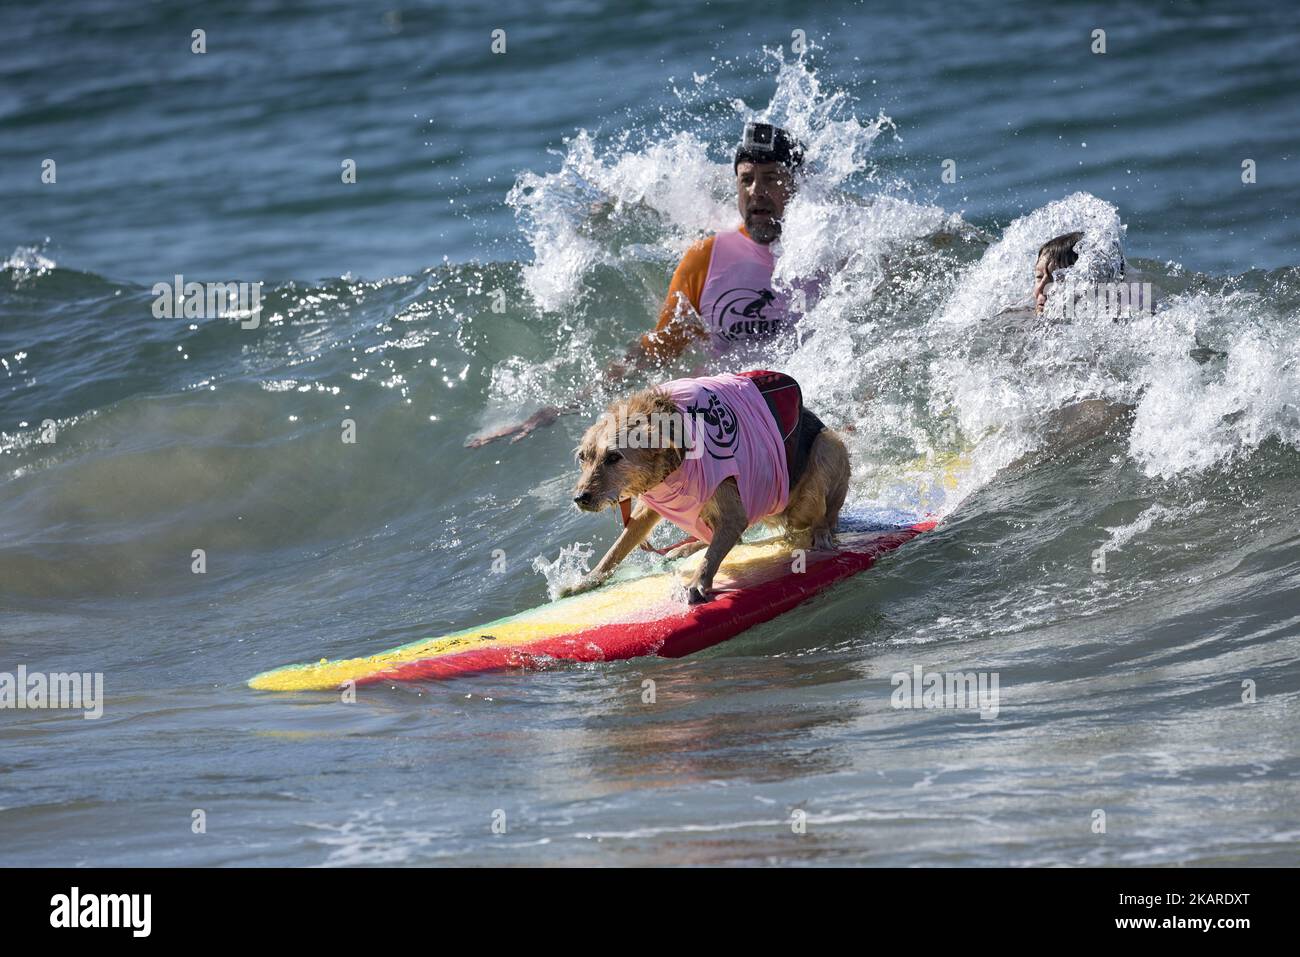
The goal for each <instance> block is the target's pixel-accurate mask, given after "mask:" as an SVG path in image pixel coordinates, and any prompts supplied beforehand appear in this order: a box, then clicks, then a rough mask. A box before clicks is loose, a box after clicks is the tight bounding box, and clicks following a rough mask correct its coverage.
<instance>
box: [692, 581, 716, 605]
mask: <svg viewBox="0 0 1300 957" xmlns="http://www.w3.org/2000/svg"><path fill="white" fill-rule="evenodd" d="M686 601H687V602H688V603H689V604H692V605H702V604H704V603H705V602H708V601H713V585H712V583H711V582H709V583H706V582H704V581H701V580H700V579H698V578H697V579H695V580H694V581H693V582H691V583H690V585H688V586H687V587H686Z"/></svg>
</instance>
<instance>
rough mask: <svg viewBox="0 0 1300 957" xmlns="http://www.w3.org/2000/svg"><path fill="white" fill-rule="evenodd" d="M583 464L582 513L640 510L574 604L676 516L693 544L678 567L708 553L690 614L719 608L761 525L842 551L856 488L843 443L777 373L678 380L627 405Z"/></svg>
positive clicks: (602, 423)
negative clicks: (741, 547) (721, 589)
mask: <svg viewBox="0 0 1300 957" xmlns="http://www.w3.org/2000/svg"><path fill="white" fill-rule="evenodd" d="M576 458H577V463H578V466H579V468H580V469H581V473H582V474H581V477H580V478H579V479H578V484H577V486H576V487H575V488H574V490H573V502H574V504H575V505H576V506H577V507H578V508H579V509H581V510H582V511H585V512H599V511H600V510H602V509H604V508H607V507H610V506H614V505H618V504H619V503H621V502H623V501H624V500H626V499H630V498H632V497H634V496H635V497H636V498H637V499H638V501H637V504H636V506H635V507H634V508H632V509H631V512H630V515H628V514H627V513H625V523H626V524H625V527H624V529H623V533H622V534H621V535H620V536H619V538H618V540H617V541H616V542H615V543H614V544H613V545H612V546H611V547H610V549H609V551H608V552H606V553H605V556H604V557H603V558H602V559H601V560H600V562H599V564H597V566H596V567H595V568H594V569H593V570H592V571H591V573H590V574H588V575H587V576H586V577H585V578H584V579H583V580H582V581H581V582H579V583H578V584H576V585H574V586H571V587H569V588H567V589H565V591H564V594H576V593H578V592H582V591H587V590H588V589H591V588H595V587H597V586H598V585H600V584H601V583H602V582H604V581H605V579H607V578H608V577H609V576H610V574H611V573H612V572H613V570H614V569H615V567H617V566H618V564H619V563H620V562H621V561H623V559H625V558H626V557H627V556H628V555H629V554H631V552H632V550H633V549H635V548H636V547H637V546H638V545H641V543H642V542H644V541H645V539H646V537H647V536H648V535H649V534H650V532H651V531H652V530H653V529H654V527H655V526H656V525H657V524H658V523H659V522H660V520H661V519H664V518H667V519H669V520H670V521H672V522H673V523H674V524H676V525H678V526H679V527H680V528H682V529H683V530H685V531H687V532H689V533H691V534H692V535H694V536H695V540H694V541H690V540H688V542H687V543H683V544H682V545H681V546H679V547H677V548H675V549H673V550H672V551H670V552H669V553H668V557H670V558H675V557H680V556H682V555H686V554H690V553H691V552H694V551H697V550H698V549H701V548H706V547H707V551H706V553H705V555H704V560H703V562H702V563H701V565H700V568H699V571H698V572H697V573H696V574H695V577H694V579H693V580H692V581H691V583H690V585H689V586H688V587H689V601H690V603H691V604H698V603H700V602H706V601H709V600H710V599H711V598H712V589H713V579H714V576H715V575H716V574H717V571H718V567H719V566H720V565H721V564H722V560H723V559H724V558H725V557H726V555H727V553H728V552H730V551H731V549H732V548H733V547H734V546H735V545H736V543H737V542H738V541H740V537H741V535H742V534H743V533H744V532H745V530H746V529H747V528H749V527H750V526H751V525H753V524H755V523H759V522H762V523H765V524H773V525H779V526H784V528H785V531H786V536H787V539H789V540H791V541H793V540H794V539H795V537H796V536H800V535H801V534H802V533H805V532H807V533H810V535H811V542H812V547H813V548H814V549H818V550H828V549H832V548H834V538H833V535H834V532H835V528H836V525H837V524H838V521H839V513H840V508H841V507H842V506H843V504H844V497H845V495H846V494H847V492H848V487H849V453H848V449H847V448H845V445H844V441H843V440H842V439H841V438H840V437H839V435H837V434H836V433H835V432H833V431H831V430H830V429H827V428H826V427H825V426H824V425H823V424H822V422H821V420H820V419H818V418H817V416H816V415H814V414H813V413H812V412H810V411H809V410H808V409H806V408H804V406H803V397H802V393H801V391H800V389H799V386H798V383H796V382H795V381H794V380H793V379H792V378H790V377H789V376H787V375H784V374H783V373H779V372H766V371H762V372H747V373H743V374H741V375H720V376H711V377H706V378H699V379H678V380H674V381H673V382H669V383H666V384H664V385H661V386H657V387H654V388H651V389H646V390H644V391H642V392H638V393H636V394H634V395H632V396H630V397H628V398H625V399H620V400H618V401H616V402H614V403H612V404H611V405H610V406H609V407H608V409H606V411H605V412H604V414H602V415H601V417H600V419H599V420H598V421H597V422H596V423H595V424H594V425H592V426H591V427H590V428H588V429H587V431H586V433H585V434H584V435H583V437H582V441H581V443H580V444H579V445H578V448H577V450H576Z"/></svg>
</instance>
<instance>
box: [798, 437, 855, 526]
mask: <svg viewBox="0 0 1300 957" xmlns="http://www.w3.org/2000/svg"><path fill="white" fill-rule="evenodd" d="M848 491H849V450H848V449H847V448H846V447H845V445H844V441H843V439H841V438H840V437H839V435H837V434H836V433H835V432H832V431H831V430H830V429H824V430H823V431H821V432H819V433H818V434H817V438H816V439H815V440H814V441H813V444H812V448H811V449H809V452H808V464H807V466H806V467H805V468H804V473H803V475H802V476H800V478H799V481H798V483H797V484H796V485H795V487H794V490H793V491H792V492H791V493H790V501H789V504H787V505H786V510H785V521H786V527H787V528H789V529H790V530H791V531H794V530H797V529H808V530H809V531H810V532H811V533H812V547H813V548H814V549H816V550H818V551H828V550H830V549H833V548H834V547H835V539H834V534H835V528H836V526H837V525H838V524H839V519H840V509H841V508H843V507H844V498H845V496H846V495H847V494H848Z"/></svg>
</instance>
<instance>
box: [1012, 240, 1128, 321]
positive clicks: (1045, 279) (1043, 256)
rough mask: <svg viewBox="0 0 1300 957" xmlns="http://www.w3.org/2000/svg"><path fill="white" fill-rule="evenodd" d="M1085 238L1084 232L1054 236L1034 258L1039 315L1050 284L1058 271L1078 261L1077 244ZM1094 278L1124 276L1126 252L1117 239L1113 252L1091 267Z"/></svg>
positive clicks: (1113, 279) (1109, 278)
mask: <svg viewBox="0 0 1300 957" xmlns="http://www.w3.org/2000/svg"><path fill="white" fill-rule="evenodd" d="M1081 239H1083V233H1081V232H1074V233H1064V234H1062V235H1060V236H1054V237H1052V238H1051V239H1049V240H1048V241H1047V242H1045V243H1043V245H1042V246H1040V247H1039V249H1038V258H1037V259H1036V260H1035V261H1034V292H1033V297H1034V311H1035V312H1037V313H1038V314H1039V315H1040V316H1041V315H1042V314H1043V309H1044V308H1045V307H1046V306H1047V294H1048V292H1049V287H1050V286H1051V285H1052V283H1054V282H1055V281H1056V278H1057V275H1058V274H1059V273H1060V272H1062V271H1063V270H1066V269H1069V268H1070V267H1071V266H1073V265H1074V264H1075V263H1077V262H1078V261H1079V253H1078V252H1077V251H1076V250H1075V248H1074V247H1075V246H1076V245H1077V244H1078V242H1079V240H1081ZM1092 272H1093V275H1092V276H1091V280H1092V281H1094V282H1118V281H1119V280H1121V279H1123V278H1124V253H1123V250H1122V249H1121V248H1120V246H1119V244H1118V243H1114V244H1113V245H1112V255H1111V256H1110V258H1109V260H1104V261H1103V262H1102V263H1101V264H1100V265H1097V266H1096V268H1094V269H1093V270H1092Z"/></svg>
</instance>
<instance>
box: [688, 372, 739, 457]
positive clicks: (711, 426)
mask: <svg viewBox="0 0 1300 957" xmlns="http://www.w3.org/2000/svg"><path fill="white" fill-rule="evenodd" d="M700 391H701V392H703V393H704V394H705V395H706V396H708V397H709V401H708V403H707V404H706V405H705V406H703V407H700V406H698V405H688V406H687V407H686V412H687V414H688V415H693V416H695V421H696V422H697V423H700V424H702V425H703V429H702V430H700V429H697V432H696V434H697V435H699V432H700V431H703V433H704V447H705V449H707V450H708V453H709V454H710V455H711V456H713V457H714V458H715V459H731V458H735V457H736V448H737V447H738V446H739V445H740V432H739V430H738V429H737V427H736V413H734V412H732V411H731V407H730V406H728V405H727V404H726V403H725V402H723V401H722V400H721V399H719V398H718V397H717V395H716V394H715V393H713V392H712V391H711V390H709V389H701V390H700Z"/></svg>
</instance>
